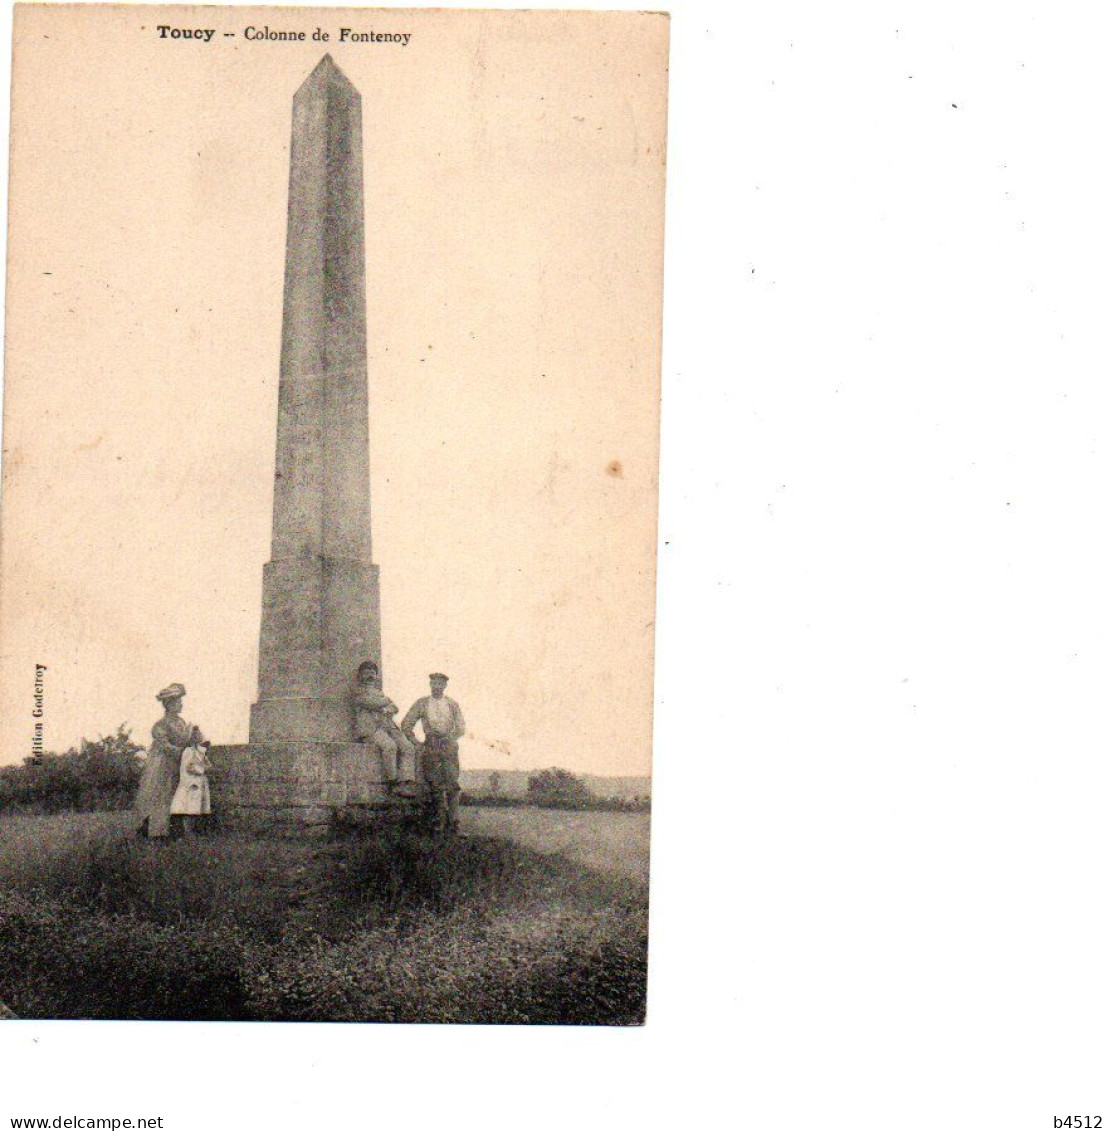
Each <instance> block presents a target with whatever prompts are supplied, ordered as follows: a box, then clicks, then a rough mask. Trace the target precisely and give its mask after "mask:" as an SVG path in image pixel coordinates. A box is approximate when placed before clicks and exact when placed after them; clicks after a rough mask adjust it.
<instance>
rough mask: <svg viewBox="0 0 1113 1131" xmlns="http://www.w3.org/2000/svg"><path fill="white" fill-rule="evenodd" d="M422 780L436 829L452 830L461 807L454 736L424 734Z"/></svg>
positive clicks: (457, 747)
mask: <svg viewBox="0 0 1113 1131" xmlns="http://www.w3.org/2000/svg"><path fill="white" fill-rule="evenodd" d="M421 780H422V782H423V783H424V785H425V788H426V789H427V790H428V792H429V802H430V806H431V808H432V814H433V824H434V827H435V828H436V830H437V831H438V832H444V831H445V830H447V829H452V830H455V829H456V824H457V820H458V817H459V811H460V746H459V744H458V743H457V742H456V741H455V740H454V739H451V738H441V737H439V736H438V735H435V734H434V735H430V736H429V737H428V738H426V740H425V745H424V747H423V748H422V751H421Z"/></svg>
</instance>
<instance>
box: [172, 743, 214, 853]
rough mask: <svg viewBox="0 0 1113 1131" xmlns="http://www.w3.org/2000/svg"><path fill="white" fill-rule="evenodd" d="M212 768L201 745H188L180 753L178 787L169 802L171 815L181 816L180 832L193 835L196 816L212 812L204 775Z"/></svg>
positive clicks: (207, 784)
mask: <svg viewBox="0 0 1113 1131" xmlns="http://www.w3.org/2000/svg"><path fill="white" fill-rule="evenodd" d="M211 768H212V766H211V764H210V762H209V759H208V756H207V754H206V753H205V750H204V748H203V747H201V746H188V747H186V749H185V751H184V752H183V753H182V768H181V773H180V775H179V777H178V788H177V791H176V792H175V794H174V800H173V801H171V802H170V813H171V816H175V817H181V818H182V833H183V835H185V836H187V837H188V836H193V826H194V824H195V822H196V821H197V818H198V817H205V816H207V815H208V814H209V813H211V812H212V806H211V804H210V802H209V779H208V778H207V777H206V776H205V775H206V774H207V773H208V772H209V770H210V769H211Z"/></svg>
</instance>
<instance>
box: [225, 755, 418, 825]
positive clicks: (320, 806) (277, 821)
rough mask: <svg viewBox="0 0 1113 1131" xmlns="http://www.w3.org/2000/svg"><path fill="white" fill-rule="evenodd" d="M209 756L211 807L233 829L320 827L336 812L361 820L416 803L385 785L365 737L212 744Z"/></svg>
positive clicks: (379, 767)
mask: <svg viewBox="0 0 1113 1131" xmlns="http://www.w3.org/2000/svg"><path fill="white" fill-rule="evenodd" d="M209 759H210V761H211V762H212V766H213V768H212V770H211V771H210V774H209V778H210V781H211V784H212V793H213V808H214V810H215V811H216V812H218V813H219V815H220V818H221V820H222V822H224V823H226V824H228V825H230V826H232V827H236V828H244V829H248V830H250V831H256V832H267V833H277V834H280V835H281V834H283V833H286V834H295V835H302V834H306V833H310V834H312V833H323V832H326V831H327V830H328V828H329V827H330V825H331V823H332V821H333V818H334V816H335V815H337V814H338V813H344V814H345V815H347V816H349V817H352V818H358V817H360V816H368V817H369V816H377V815H385V814H387V813H391V812H395V813H400V812H403V811H409V810H412V808H413V802H406V801H399V800H396V799H394V798H393V797H392V796H391V794H390V793H389V792H388V791H387V789H386V787H385V785H384V784H383V776H382V766H381V764H380V762H379V756H378V751H377V750H376V749H375V748H374V747H372V746H368V745H365V744H364V743H359V742H308V741H302V742H291V741H287V742H266V743H254V742H253V743H251V744H250V745H243V746H213V747H212V748H211V749H210V750H209ZM353 811H354V812H353Z"/></svg>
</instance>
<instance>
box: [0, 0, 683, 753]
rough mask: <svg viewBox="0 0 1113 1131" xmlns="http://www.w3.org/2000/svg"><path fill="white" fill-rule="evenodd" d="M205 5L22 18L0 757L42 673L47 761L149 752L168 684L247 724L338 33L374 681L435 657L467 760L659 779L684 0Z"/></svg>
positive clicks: (199, 715)
mask: <svg viewBox="0 0 1113 1131" xmlns="http://www.w3.org/2000/svg"><path fill="white" fill-rule="evenodd" d="M189 11H190V10H189V9H177V10H175V9H154V8H151V9H141V10H136V9H123V8H120V9H97V8H85V9H81V8H68V9H54V8H42V9H34V8H24V9H21V10H20V14H19V20H18V24H17V28H16V48H15V60H16V62H15V77H14V84H13V102H12V107H13V110H12V113H13V124H12V163H11V169H12V183H11V222H10V229H9V231H10V241H9V243H10V246H9V279H8V309H7V343H6V350H7V354H6V378H5V428H4V447H5V459H4V497H3V544H2V547H0V571H2V584H3V589H2V593H0V599H2V605H0V618H2V619H0V642H2V653H3V654H2V657H0V665H2V666H0V673H2V684H0V762H12V761H18V760H19V759H21V758H23V757H25V756H26V755H28V754H29V753H30V752H31V738H32V732H33V723H34V720H33V718H32V715H31V712H32V708H33V705H34V704H33V701H32V693H33V684H34V669H35V664H36V663H40V664H45V665H46V668H47V672H46V674H45V715H44V718H43V723H44V727H45V735H44V738H45V746H46V748H47V749H56V750H61V749H64V748H65V747H66V746H68V745H69V744H71V743H73V742H76V741H77V739H79V738H80V737H81V736H82V735H84V736H87V737H94V736H96V735H97V734H99V733H101V732H105V731H110V730H112V729H114V728H115V727H116V725H117V724H119V723H122V722H127V723H129V724H130V725H131V726H132V727H133V728H134V730H135V733H136V736H137V737H138V738H139V740H140V741H144V742H145V741H146V738H147V736H148V734H149V728H150V726H151V724H152V723H153V722H154V721H155V719H156V718H157V717H158V715H159V714H160V709H159V706H158V704H157V703H156V702H155V699H154V694H155V692H156V691H158V690H159V688H161V687H162V686H164V685H165V684H167V683H168V682H170V681H172V680H180V681H181V682H183V683H184V684H185V685H186V687H187V689H188V691H189V694H188V696H187V699H186V710H185V714H186V716H187V718H189V719H190V720H191V721H194V722H196V723H198V724H199V725H200V726H201V727H202V729H203V730H204V731H205V732H206V734H207V736H208V737H210V738H211V739H212V740H213V741H215V742H242V741H246V738H247V723H248V708H249V705H250V704H251V702H253V701H254V699H255V697H256V664H257V658H258V652H257V649H258V631H259V613H260V607H259V606H260V593H261V578H262V567H263V564H264V562H265V561H266V560H267V559H268V557H269V543H270V506H271V482H272V476H273V470H274V437H275V420H276V401H277V392H278V362H279V345H280V330H281V313H282V272H283V255H284V247H285V234H286V188H287V177H288V160H289V133H290V100H291V98H292V96H293V93H294V91H295V90H296V89H297V87H298V86H299V85H300V83H301V82H302V81H303V79H304V78H305V76H306V75H307V74H308V73H309V72H310V71H311V70H312V68H313V67H314V66H315V65H316V63H317V62H318V60H319V59H320V57H321V55H322V54H323V53H324V51H326V50H327V51H329V52H330V53H331V54H332V55H333V57H334V59H335V60H336V61H337V63H338V64H339V65H340V67H341V68H342V69H343V70H344V72H345V73H346V74H347V75H348V77H349V78H350V79H351V80H352V82H353V83H354V84H355V85H356V87H357V88H358V89H359V90H360V92H361V94H362V98H363V121H364V185H365V210H366V245H367V292H368V339H369V369H370V401H371V405H370V430H371V495H372V524H373V542H374V558H375V561H376V562H377V563H378V564H379V566H380V568H381V584H382V609H383V651H384V667H385V671H386V689H387V691H388V692H389V693H390V694H391V696H392V697H393V698H394V699H395V700H396V701H397V702H398V703H399V704H400V705H401V706H402V708H403V709H405V708H406V707H407V706H408V705H409V703H410V702H411V701H412V700H413V699H414V698H416V697H417V696H419V695H422V694H426V693H427V688H428V685H427V682H426V679H425V677H426V674H427V673H428V672H429V671H432V670H442V671H445V672H447V673H448V674H449V675H450V676H451V683H450V684H449V688H448V694H449V695H451V696H453V697H454V698H456V699H457V700H458V701H459V702H460V704H461V706H462V707H463V709H464V713H465V716H466V718H467V721H468V725H469V735H468V737H467V738H466V739H465V741H464V742H463V743H462V746H461V754H462V760H463V763H464V765H466V766H492V767H497V766H502V767H506V768H511V767H515V768H534V767H541V766H549V765H560V766H565V767H568V768H570V769H573V770H579V771H584V772H592V773H614V774H640V773H648V772H649V766H650V741H651V706H652V686H651V680H652V648H653V628H654V625H653V619H654V596H653V592H654V546H655V523H656V491H657V422H658V406H659V358H660V305H661V249H662V237H663V232H662V209H663V182H664V90H665V77H666V76H665V67H666V38H667V20H666V19H664V18H663V17H660V16H647V15H641V16H638V15H618V14H611V15H598V14H595V15H584V14H576V15H569V14H561V13H551V14H537V13H534V14H531V15H529V16H523V15H522V14H515V13H505V14H503V13H493V12H488V13H457V14H454V15H452V16H449V15H447V14H445V13H438V12H436V11H427V12H404V11H391V12H377V11H371V10H366V9H365V10H361V11H359V12H349V13H347V14H346V15H345V14H343V13H341V12H339V11H337V10H329V11H324V10H322V11H314V10H311V9H303V10H293V9H291V10H288V12H283V13H282V21H283V23H282V26H283V27H285V26H287V25H289V26H290V27H296V28H305V29H308V31H309V32H310V33H312V30H313V28H314V27H321V28H323V29H325V30H331V31H332V32H333V40H332V41H330V42H329V43H328V44H324V45H322V44H321V43H319V42H318V43H312V42H307V43H278V44H275V43H265V44H252V43H248V42H246V41H245V40H244V39H243V36H242V32H243V29H244V28H245V27H246V26H248V25H250V24H253V23H254V24H256V25H258V24H259V23H269V24H270V26H272V27H273V26H275V24H276V21H275V10H274V9H271V10H269V11H268V12H267V13H266V14H265V18H263V16H262V14H261V13H259V12H253V10H251V9H238V10H236V9H213V8H207V9H194V10H192V11H193V13H194V15H192V16H189V17H188V19H187V18H186V15H185V14H186V13H187V12H189ZM202 14H203V16H204V19H203V20H200V21H199V19H198V16H199V15H202ZM342 17H343V18H342ZM199 22H200V23H201V25H202V26H213V27H215V28H216V36H215V37H214V39H213V41H212V42H211V43H209V44H207V45H206V44H200V43H196V42H193V41H189V42H185V41H179V42H168V41H164V40H160V39H159V37H158V35H157V32H156V31H155V27H156V26H157V25H158V24H160V23H165V24H171V25H173V24H177V25H180V26H196V25H197V24H198V23H199ZM340 26H353V27H364V28H370V29H374V30H375V31H405V32H409V33H410V34H411V39H410V41H409V43H408V45H407V46H405V47H404V48H403V47H401V46H398V45H389V46H388V45H382V44H380V45H348V44H337V43H336V42H335V33H336V30H337V29H338V28H339V27H340ZM224 32H230V33H233V34H232V36H231V37H228V38H226V37H225V36H224Z"/></svg>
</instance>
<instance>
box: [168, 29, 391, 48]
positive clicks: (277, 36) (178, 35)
mask: <svg viewBox="0 0 1113 1131" xmlns="http://www.w3.org/2000/svg"><path fill="white" fill-rule="evenodd" d="M155 31H156V32H157V33H158V37H159V39H190V40H193V41H194V42H196V43H211V42H212V41H213V39H215V38H216V34H217V30H216V28H213V27H204V28H192V27H173V26H172V25H170V24H157V25H156V26H155ZM411 34H412V33H411V32H408V31H357V30H356V29H355V28H350V27H342V28H340V29H339V31H338V32H337V33H336V41H337V42H338V43H397V44H400V45H401V46H402V47H405V46H406V45H407V44H408V43H409V42H410V35H411ZM241 35H242V37H243V38H244V39H246V40H248V41H249V42H251V43H257V42H264V43H308V42H310V41H312V42H315V43H329V42H331V41H332V38H333V37H332V33H331V32H327V31H324V30H322V29H321V28H315V29H314V30H313V31H312V32H308V31H283V30H281V29H277V28H272V27H254V26H252V25H248V26H247V27H245V28H244V29H243V32H242V33H238V32H234V31H226V32H222V33H221V38H223V39H239V38H240V37H241Z"/></svg>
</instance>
